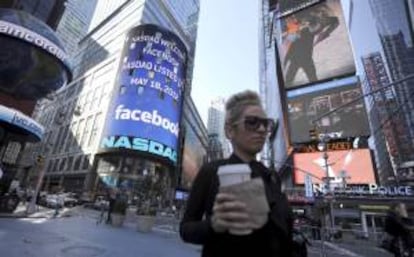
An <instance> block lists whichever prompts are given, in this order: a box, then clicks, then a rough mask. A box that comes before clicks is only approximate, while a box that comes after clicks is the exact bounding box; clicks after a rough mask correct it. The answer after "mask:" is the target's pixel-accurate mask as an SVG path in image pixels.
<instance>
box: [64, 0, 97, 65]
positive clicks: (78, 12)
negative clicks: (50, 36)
mask: <svg viewBox="0 0 414 257" xmlns="http://www.w3.org/2000/svg"><path fill="white" fill-rule="evenodd" d="M97 2H98V1H97V0H91V1H81V0H69V1H66V9H65V11H64V13H63V15H62V19H61V20H60V22H59V24H58V26H57V28H56V33H57V34H58V36H59V38H60V39H61V40H62V42H63V43H64V44H65V48H66V51H67V52H68V54H69V56H71V57H72V56H74V55H75V54H76V52H77V50H78V49H77V47H78V43H79V41H80V40H81V39H82V38H83V37H84V36H86V34H87V33H88V30H89V29H90V27H91V20H92V17H94V15H93V14H94V11H95V8H96V4H97Z"/></svg>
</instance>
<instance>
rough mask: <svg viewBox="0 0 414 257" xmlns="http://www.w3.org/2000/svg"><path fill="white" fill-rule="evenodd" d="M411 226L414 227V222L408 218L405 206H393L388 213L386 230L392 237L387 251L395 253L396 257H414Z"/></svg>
mask: <svg viewBox="0 0 414 257" xmlns="http://www.w3.org/2000/svg"><path fill="white" fill-rule="evenodd" d="M411 226H414V224H413V220H412V219H410V218H408V214H407V210H406V208H405V205H404V204H403V203H397V204H395V205H393V206H392V208H391V210H390V211H389V212H388V213H387V218H386V219H385V228H384V230H385V232H386V233H388V234H389V235H391V237H392V239H391V242H390V245H389V247H388V248H389V249H387V250H389V251H391V252H392V253H394V256H396V257H400V256H412V254H413V250H412V247H413V246H414V245H413V238H412V236H411V233H410V227H411Z"/></svg>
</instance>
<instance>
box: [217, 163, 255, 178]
mask: <svg viewBox="0 0 414 257" xmlns="http://www.w3.org/2000/svg"><path fill="white" fill-rule="evenodd" d="M233 173H237V174H240V173H242V174H244V173H251V170H250V167H249V165H248V164H246V163H241V164H228V165H222V166H220V167H219V169H218V172H217V174H218V175H223V174H233Z"/></svg>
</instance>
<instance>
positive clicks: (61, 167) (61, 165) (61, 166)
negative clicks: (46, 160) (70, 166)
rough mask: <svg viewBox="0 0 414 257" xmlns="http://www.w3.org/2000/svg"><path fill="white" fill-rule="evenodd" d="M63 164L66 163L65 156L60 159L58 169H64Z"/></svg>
mask: <svg viewBox="0 0 414 257" xmlns="http://www.w3.org/2000/svg"><path fill="white" fill-rule="evenodd" d="M65 165H66V158H63V159H62V160H61V161H60V164H59V171H64V170H65Z"/></svg>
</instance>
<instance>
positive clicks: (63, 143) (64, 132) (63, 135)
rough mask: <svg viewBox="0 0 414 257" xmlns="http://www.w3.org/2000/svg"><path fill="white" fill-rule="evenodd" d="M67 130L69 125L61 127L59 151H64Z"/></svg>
mask: <svg viewBox="0 0 414 257" xmlns="http://www.w3.org/2000/svg"><path fill="white" fill-rule="evenodd" d="M68 132H69V125H66V126H65V128H64V129H63V133H62V138H61V140H60V142H59V144H58V145H59V151H60V152H64V151H65V148H64V146H65V142H66V138H67V137H68Z"/></svg>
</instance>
